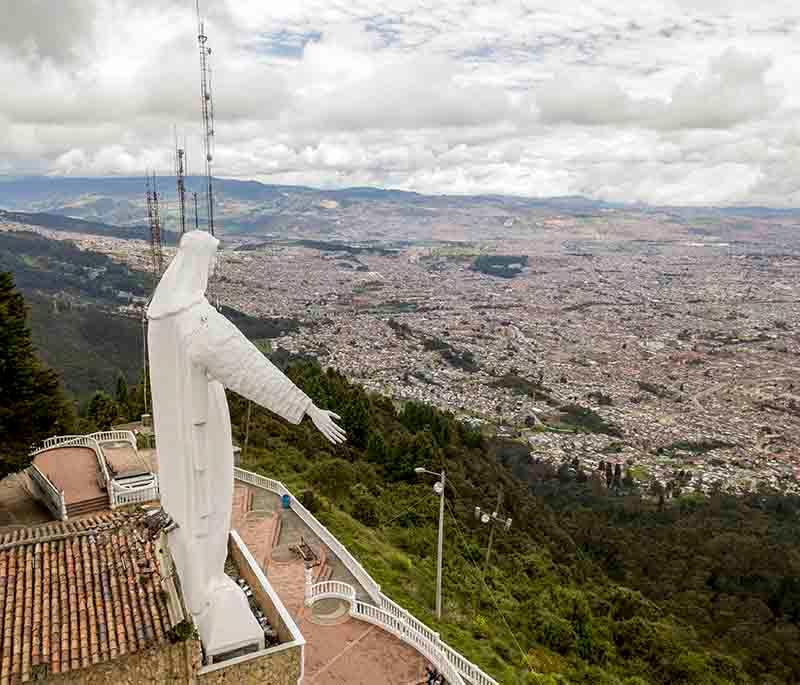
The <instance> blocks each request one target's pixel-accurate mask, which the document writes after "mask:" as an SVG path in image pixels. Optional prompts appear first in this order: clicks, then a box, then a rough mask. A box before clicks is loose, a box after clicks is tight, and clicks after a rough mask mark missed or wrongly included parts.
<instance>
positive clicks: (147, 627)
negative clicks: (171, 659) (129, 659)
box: [0, 511, 183, 685]
mask: <svg viewBox="0 0 800 685" xmlns="http://www.w3.org/2000/svg"><path fill="white" fill-rule="evenodd" d="M169 523H170V520H169V518H168V517H166V515H164V514H163V512H158V511H157V512H155V513H154V515H152V514H151V515H148V514H124V513H118V512H117V513H110V512H109V513H104V514H99V515H97V516H92V517H88V518H82V519H79V520H76V521H74V522H64V523H52V524H45V525H42V526H36V527H31V528H23V529H19V530H16V531H13V532H11V533H7V534H5V535H3V536H1V537H0V619H2V631H0V654H2V660H0V684H2V685H10V684H11V683H16V682H27V681H29V680H34V679H41V678H42V677H48V676H51V675H56V674H61V673H67V672H69V671H75V670H77V669H83V668H88V667H90V666H93V665H97V664H99V663H101V662H104V661H108V660H112V659H116V658H118V657H122V656H125V655H128V654H134V653H136V652H140V651H143V650H145V649H147V648H149V647H151V646H154V645H158V644H163V643H166V642H167V641H168V635H169V633H170V630H171V629H172V628H173V627H174V625H175V624H176V623H177V622H179V621H180V620H183V615H182V613H181V612H180V602H179V601H178V598H177V595H176V591H175V586H174V584H173V582H172V578H170V577H167V578H165V577H163V576H162V570H161V569H164V568H169V567H170V565H169V563H168V560H167V559H166V558H162V559H159V555H162V557H163V555H164V553H165V551H164V549H163V547H162V546H161V545H160V544H159V539H160V537H161V531H162V530H163V528H164V527H165V525H168V524H169ZM152 524H155V525H152ZM170 594H172V601H171V602H170V599H169V598H170ZM176 609H177V611H176ZM171 614H172V615H171Z"/></svg>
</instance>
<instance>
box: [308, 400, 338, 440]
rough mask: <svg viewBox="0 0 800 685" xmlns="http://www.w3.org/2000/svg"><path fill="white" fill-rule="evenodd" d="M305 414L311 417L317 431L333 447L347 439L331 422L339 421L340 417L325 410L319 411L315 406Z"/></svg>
mask: <svg viewBox="0 0 800 685" xmlns="http://www.w3.org/2000/svg"><path fill="white" fill-rule="evenodd" d="M306 414H308V415H309V416H310V417H311V420H312V421H313V422H314V425H315V426H316V427H317V430H318V431H319V432H320V433H322V434H323V435H324V436H325V437H326V438H327V439H328V440H330V441H331V442H332V443H333V444H334V445H339V444H341V443H343V442H344V441H345V440H346V439H347V437H346V434H345V432H344V431H343V430H342V429H341V428H340V427H339V426H337V425H336V424H335V423H334V421H333V419H338V420H341V418H342V417H341V416H339V415H338V414H334V413H333V412H332V411H328V410H327V409H320V408H319V407H318V406H316V405H315V404H312V405H311V407H310V408H309V409H308V411H306Z"/></svg>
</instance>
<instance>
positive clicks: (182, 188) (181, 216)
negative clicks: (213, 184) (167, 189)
mask: <svg viewBox="0 0 800 685" xmlns="http://www.w3.org/2000/svg"><path fill="white" fill-rule="evenodd" d="M185 155H186V151H185V150H184V149H183V148H180V147H177V142H176V147H175V178H176V182H177V185H178V221H179V222H180V229H181V235H183V234H184V233H186V181H185V180H184V173H185V171H186V169H185V166H184V158H185Z"/></svg>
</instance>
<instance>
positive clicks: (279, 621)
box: [228, 538, 295, 644]
mask: <svg viewBox="0 0 800 685" xmlns="http://www.w3.org/2000/svg"><path fill="white" fill-rule="evenodd" d="M228 551H229V553H230V555H231V558H232V559H233V560H234V562H236V566H237V567H238V569H239V574H240V575H241V576H242V578H244V579H245V580H246V581H247V584H248V585H249V586H250V589H252V591H253V596H254V597H255V599H256V602H258V606H259V607H261V611H263V612H264V615H265V616H266V617H267V618H268V619H269V624H270V625H271V626H272V627H273V628H274V629H275V632H276V633H278V637H279V638H280V641H281V643H282V644H283V643H286V642H292V641H293V640H294V639H295V636H294V635H292V632H291V630H290V629H289V626H287V625H286V621H284V619H283V617H282V616H281V614H280V611H279V610H278V608H277V607H276V606H275V602H274V601H273V600H272V598H271V597H270V596H269V595H268V594H267V591H266V589H265V588H264V585H263V583H262V582H261V580H260V579H259V578H257V577H256V574H255V571H254V569H253V568H252V566H251V565H250V563H248V560H247V559H245V557H244V554H243V553H242V550H241V549H240V547H239V546H238V545H237V544H236V543H235V541H234V540H233V539H231V538H229V542H228Z"/></svg>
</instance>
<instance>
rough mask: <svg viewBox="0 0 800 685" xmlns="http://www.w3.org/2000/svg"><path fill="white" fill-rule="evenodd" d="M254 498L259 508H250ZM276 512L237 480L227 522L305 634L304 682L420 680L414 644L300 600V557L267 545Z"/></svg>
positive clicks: (387, 684)
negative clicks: (322, 618)
mask: <svg viewBox="0 0 800 685" xmlns="http://www.w3.org/2000/svg"><path fill="white" fill-rule="evenodd" d="M254 493H255V494H254ZM275 499H276V500H277V496H275ZM254 502H257V505H258V507H259V509H262V510H254V509H253V505H254ZM280 515H281V514H280V513H279V512H278V508H277V506H264V501H263V491H259V490H258V489H255V488H249V487H248V486H246V485H242V484H240V483H236V487H235V489H234V494H233V508H232V516H231V527H232V528H235V529H236V530H237V531H238V532H239V535H241V537H242V539H243V540H244V542H245V544H246V545H247V546H248V548H249V549H250V551H251V552H252V554H253V556H255V558H256V559H257V560H258V561H259V563H261V567H262V569H264V571H265V573H266V574H267V578H268V579H269V582H270V584H271V585H272V587H273V588H274V589H275V592H277V593H278V596H279V597H280V598H281V601H282V602H283V603H284V605H285V606H286V609H287V610H288V611H289V613H290V614H291V615H292V617H293V618H294V619H295V621H296V622H297V625H298V627H299V628H300V632H301V633H302V634H303V636H304V637H305V639H306V650H305V664H306V665H305V669H306V670H305V672H306V676H305V680H304V682H306V683H308V685H344V684H345V683H346V684H347V685H409V684H411V683H419V682H421V681H422V680H423V677H424V673H425V663H426V662H425V660H424V659H423V658H422V657H421V656H420V655H419V654H418V653H417V652H416V651H415V650H414V649H413V648H411V647H409V646H408V645H406V644H405V643H403V642H402V641H400V640H398V639H397V638H395V637H394V636H392V635H390V634H389V633H387V632H385V631H383V630H381V629H380V628H378V627H376V626H372V625H370V624H369V623H364V622H363V621H357V620H354V619H349V618H348V619H346V620H344V621H343V622H341V623H337V624H336V625H319V624H317V623H314V622H312V620H311V619H312V614H311V609H309V608H307V607H305V606H304V605H303V599H304V596H303V595H304V584H305V574H304V569H303V563H302V562H301V561H299V560H293V561H289V562H285V561H282V562H279V561H274V560H270V552H271V549H270V547H271V544H272V540H273V537H274V535H275V526H276V525H277V521H278V517H279V516H280ZM287 515H289V514H288V513H287ZM293 518H296V517H293ZM295 524H296V522H295V521H294V520H293V521H292V526H291V529H292V530H293V532H301V531H299V530H298V528H297V527H296V525H295ZM288 528H289V526H287V529H288ZM285 532H286V531H283V530H282V533H281V536H280V537H281V543H282V546H283V545H284V544H286V539H285V538H286V535H285ZM303 535H304V537H306V538H307V539H310V540H313V541H314V542H316V540H317V538H316V536H313V535H312V534H311V531H303ZM322 551H323V554H324V555H325V557H326V558H328V559H330V560H331V562H332V563H333V562H335V557H333V556H332V555H331V554H330V552H329V551H328V550H326V549H323V550H322ZM318 570H319V569H318Z"/></svg>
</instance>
